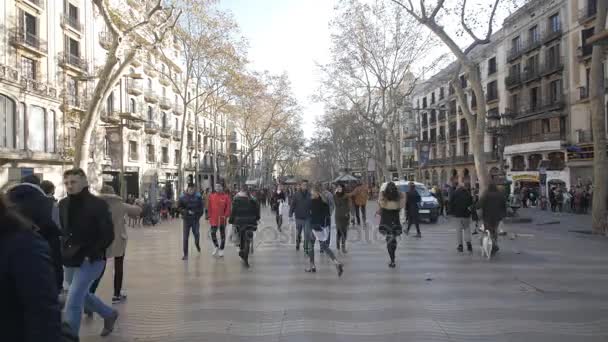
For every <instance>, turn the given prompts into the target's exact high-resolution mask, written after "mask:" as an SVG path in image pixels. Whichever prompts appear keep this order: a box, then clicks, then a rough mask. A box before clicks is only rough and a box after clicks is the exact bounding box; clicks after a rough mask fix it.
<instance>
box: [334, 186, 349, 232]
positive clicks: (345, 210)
mask: <svg viewBox="0 0 608 342" xmlns="http://www.w3.org/2000/svg"><path fill="white" fill-rule="evenodd" d="M334 202H335V204H336V224H342V225H344V224H348V220H349V219H350V199H349V198H348V196H346V194H344V193H342V194H338V193H336V196H334Z"/></svg>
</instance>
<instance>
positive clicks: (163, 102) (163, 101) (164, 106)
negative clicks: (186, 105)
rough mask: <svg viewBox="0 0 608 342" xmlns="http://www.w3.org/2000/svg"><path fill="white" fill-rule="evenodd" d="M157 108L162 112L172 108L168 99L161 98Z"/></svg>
mask: <svg viewBox="0 0 608 342" xmlns="http://www.w3.org/2000/svg"><path fill="white" fill-rule="evenodd" d="M159 107H160V108H161V109H164V110H169V109H171V108H173V103H172V102H171V100H170V99H169V98H168V97H161V98H160V103H159Z"/></svg>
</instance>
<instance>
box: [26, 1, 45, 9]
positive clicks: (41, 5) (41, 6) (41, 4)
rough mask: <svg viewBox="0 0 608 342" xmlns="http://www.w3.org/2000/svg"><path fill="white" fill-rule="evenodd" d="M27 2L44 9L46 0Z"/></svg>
mask: <svg viewBox="0 0 608 342" xmlns="http://www.w3.org/2000/svg"><path fill="white" fill-rule="evenodd" d="M26 2H27V3H29V4H31V5H34V6H36V7H38V9H39V10H43V9H44V0H27V1H26Z"/></svg>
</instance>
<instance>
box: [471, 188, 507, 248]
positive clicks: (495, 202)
mask: <svg viewBox="0 0 608 342" xmlns="http://www.w3.org/2000/svg"><path fill="white" fill-rule="evenodd" d="M477 208H479V209H481V219H482V220H483V225H484V228H485V229H487V230H489V231H490V236H491V237H492V242H493V244H492V255H494V254H496V252H498V250H499V248H498V243H497V242H498V241H497V240H498V225H499V224H500V221H502V219H503V218H505V216H506V215H507V202H506V201H505V197H504V195H503V194H502V192H500V191H499V190H498V187H497V186H496V185H495V184H490V186H488V190H487V191H486V193H485V194H483V195H482V196H481V197H480V198H479V202H477Z"/></svg>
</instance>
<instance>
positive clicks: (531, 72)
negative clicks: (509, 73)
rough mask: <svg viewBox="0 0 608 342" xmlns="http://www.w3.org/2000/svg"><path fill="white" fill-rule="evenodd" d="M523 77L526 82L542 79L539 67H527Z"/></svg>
mask: <svg viewBox="0 0 608 342" xmlns="http://www.w3.org/2000/svg"><path fill="white" fill-rule="evenodd" d="M523 79H524V83H530V82H534V81H536V80H538V79H540V72H539V71H538V68H530V69H526V70H525V71H524V77H523Z"/></svg>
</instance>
